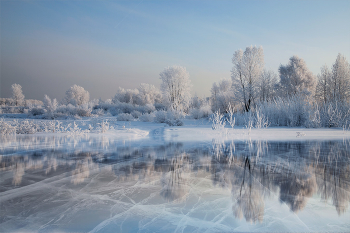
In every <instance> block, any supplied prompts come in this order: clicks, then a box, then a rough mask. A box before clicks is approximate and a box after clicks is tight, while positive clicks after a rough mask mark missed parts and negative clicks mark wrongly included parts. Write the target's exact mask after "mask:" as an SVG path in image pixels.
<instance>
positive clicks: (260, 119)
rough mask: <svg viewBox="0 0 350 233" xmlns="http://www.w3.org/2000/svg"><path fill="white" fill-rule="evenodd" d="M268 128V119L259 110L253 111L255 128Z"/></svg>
mask: <svg viewBox="0 0 350 233" xmlns="http://www.w3.org/2000/svg"><path fill="white" fill-rule="evenodd" d="M268 126H269V121H268V119H267V118H266V117H265V116H264V114H263V113H262V112H261V110H260V109H259V108H257V109H255V128H257V129H261V128H267V127H268Z"/></svg>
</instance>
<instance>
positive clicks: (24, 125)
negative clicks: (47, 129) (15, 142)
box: [16, 120, 37, 134]
mask: <svg viewBox="0 0 350 233" xmlns="http://www.w3.org/2000/svg"><path fill="white" fill-rule="evenodd" d="M17 125H18V126H17V127H16V133H17V134H34V133H36V132H37V125H36V124H35V123H34V122H33V121H28V120H24V121H21V122H19V123H18V124H17Z"/></svg>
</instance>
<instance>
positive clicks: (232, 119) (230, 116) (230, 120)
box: [226, 104, 236, 129]
mask: <svg viewBox="0 0 350 233" xmlns="http://www.w3.org/2000/svg"><path fill="white" fill-rule="evenodd" d="M227 113H228V117H227V119H226V120H227V122H228V123H229V125H230V126H231V127H232V129H233V127H235V124H236V118H235V117H234V116H233V114H234V108H233V107H232V106H231V104H229V106H228V109H227Z"/></svg>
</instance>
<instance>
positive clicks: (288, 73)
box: [279, 56, 316, 96]
mask: <svg viewBox="0 0 350 233" xmlns="http://www.w3.org/2000/svg"><path fill="white" fill-rule="evenodd" d="M279 73H280V84H279V87H280V91H281V95H282V96H292V95H297V94H302V95H312V94H314V92H315V87H316V78H315V76H314V75H313V74H312V72H311V71H309V69H308V68H307V66H306V63H305V61H304V60H303V59H301V58H299V57H298V56H292V57H291V58H290V59H289V63H288V64H287V65H280V67H279Z"/></svg>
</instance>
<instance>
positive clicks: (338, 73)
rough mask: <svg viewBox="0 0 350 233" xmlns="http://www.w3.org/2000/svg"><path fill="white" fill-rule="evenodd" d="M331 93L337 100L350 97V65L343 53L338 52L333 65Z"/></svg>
mask: <svg viewBox="0 0 350 233" xmlns="http://www.w3.org/2000/svg"><path fill="white" fill-rule="evenodd" d="M330 86H331V95H332V98H333V100H335V101H348V100H349V99H350V65H349V63H348V61H347V60H346V58H345V57H344V56H343V55H342V54H340V53H339V54H338V56H337V59H336V61H335V63H334V64H333V67H332V79H331V83H330Z"/></svg>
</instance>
